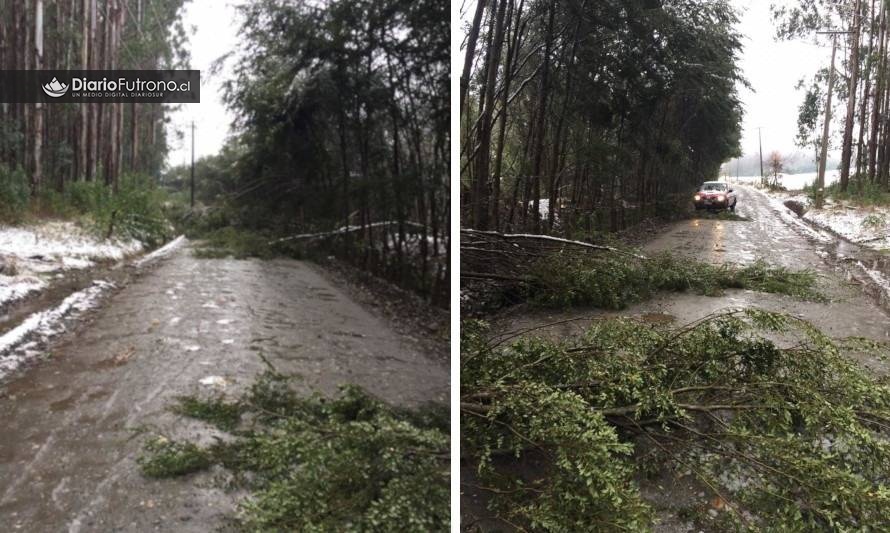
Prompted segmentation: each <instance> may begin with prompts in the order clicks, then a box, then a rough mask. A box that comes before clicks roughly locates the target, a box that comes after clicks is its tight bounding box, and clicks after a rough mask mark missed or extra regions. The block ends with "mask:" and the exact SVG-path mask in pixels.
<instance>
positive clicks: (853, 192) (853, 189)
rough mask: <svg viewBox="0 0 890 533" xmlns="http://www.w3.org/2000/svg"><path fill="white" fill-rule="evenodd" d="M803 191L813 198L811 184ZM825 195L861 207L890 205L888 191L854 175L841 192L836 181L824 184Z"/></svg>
mask: <svg viewBox="0 0 890 533" xmlns="http://www.w3.org/2000/svg"><path fill="white" fill-rule="evenodd" d="M804 192H805V193H806V194H807V196H809V197H810V198H811V199H813V200H815V188H814V187H813V186H812V185H808V186H806V187H804ZM825 197H826V198H831V199H833V200H836V201H848V202H850V203H852V204H854V205H858V206H862V207H868V206H890V191H888V190H887V189H886V188H884V187H882V186H880V185H878V184H875V183H872V182H870V181H868V180H866V179H862V180H859V179H857V178H856V177H855V176H851V178H850V183H849V185H848V187H847V191H846V192H841V190H840V185H839V184H838V183H832V184H831V185H828V186H826V187H825Z"/></svg>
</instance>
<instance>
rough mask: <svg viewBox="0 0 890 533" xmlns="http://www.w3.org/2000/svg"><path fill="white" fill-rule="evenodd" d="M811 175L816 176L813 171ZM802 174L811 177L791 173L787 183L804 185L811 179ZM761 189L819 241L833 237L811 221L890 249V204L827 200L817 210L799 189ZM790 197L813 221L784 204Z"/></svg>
mask: <svg viewBox="0 0 890 533" xmlns="http://www.w3.org/2000/svg"><path fill="white" fill-rule="evenodd" d="M811 174H812V175H813V176H815V174H814V173H811ZM800 176H810V174H803V175H802V174H796V175H793V176H789V177H790V178H793V179H790V180H788V182H789V183H791V184H793V185H794V186H795V187H796V188H802V186H803V185H802V183H803V182H806V183H810V182H811V181H810V182H807V181H806V179H803V178H800ZM755 178H756V180H757V183H756V185H759V179H760V177H759V176H756V177H755ZM733 179H734V178H733ZM745 179H748V178H745ZM828 181H829V180H828V176H826V182H828ZM783 185H785V186H786V187H788V188H789V189H791V187H790V186H789V185H788V184H785V183H783ZM758 188H759V187H758ZM760 190H761V191H762V192H763V193H764V194H766V195H767V196H768V197H769V199H770V204H771V205H772V207H773V208H774V209H775V210H776V211H777V212H778V213H779V215H780V216H781V217H782V218H783V219H784V220H785V221H786V222H788V223H789V224H793V225H795V226H797V227H798V228H800V229H801V230H802V231H804V232H806V233H807V234H808V235H811V236H813V237H815V238H817V239H819V240H823V241H825V239H830V236H827V235H825V234H822V233H820V232H819V231H818V230H815V229H813V227H812V226H811V225H810V224H812V225H814V226H817V227H819V228H822V229H824V230H828V231H830V232H832V233H834V234H836V235H840V236H841V237H843V238H845V239H847V240H848V241H850V242H854V243H856V244H860V245H862V246H865V247H868V248H874V249H879V250H880V249H886V248H890V208H888V207H864V206H854V205H851V204H849V203H847V202H835V201H832V200H830V199H827V200H826V201H825V205H824V206H823V208H822V209H814V208H813V207H812V200H811V199H810V198H809V196H807V195H805V194H802V193H800V192H799V191H795V190H790V191H788V192H785V191H767V190H763V189H760ZM788 200H792V201H795V202H798V203H800V204H801V205H803V206H804V208H805V209H806V212H805V213H804V214H803V217H802V218H803V220H805V221H806V222H809V223H810V224H807V223H805V222H803V221H802V220H801V219H800V218H799V217H798V216H797V215H796V214H794V213H793V212H791V211H790V210H789V209H788V208H786V207H785V206H784V202H786V201H788ZM825 242H827V241H825Z"/></svg>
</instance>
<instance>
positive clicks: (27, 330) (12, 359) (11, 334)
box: [0, 281, 114, 379]
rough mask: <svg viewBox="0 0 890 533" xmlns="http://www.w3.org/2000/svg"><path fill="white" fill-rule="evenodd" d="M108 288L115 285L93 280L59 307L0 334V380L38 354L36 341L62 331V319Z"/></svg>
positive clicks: (86, 306)
mask: <svg viewBox="0 0 890 533" xmlns="http://www.w3.org/2000/svg"><path fill="white" fill-rule="evenodd" d="M111 287H114V284H113V283H110V282H108V281H95V282H93V285H92V286H90V287H87V288H86V289H84V290H82V291H77V292H75V293H73V294H71V295H70V296H68V297H67V298H65V299H64V300H63V301H62V303H60V304H59V305H58V306H56V307H54V308H52V309H48V310H45V311H38V312H36V313H34V314H32V315H31V316H29V317H28V318H26V319H25V320H24V322H22V323H21V324H19V325H18V326H16V327H15V328H13V329H11V330H10V331H7V332H6V333H4V334H3V335H2V336H0V379H2V378H4V377H6V376H7V375H9V373H10V372H13V371H15V369H17V368H18V367H19V366H21V365H22V363H24V362H25V361H27V360H28V359H30V358H32V357H35V356H36V355H38V354H39V353H40V352H39V351H38V350H37V349H36V348H37V346H38V345H39V344H41V343H44V342H46V341H47V340H49V339H50V338H51V337H54V336H56V335H58V334H60V333H62V332H64V331H65V322H64V319H65V318H67V317H69V316H70V315H72V314H75V313H81V312H83V311H86V310H88V309H92V308H93V307H95V306H96V304H97V302H98V300H99V297H100V296H101V295H102V293H103V292H105V291H106V290H107V289H109V288H111Z"/></svg>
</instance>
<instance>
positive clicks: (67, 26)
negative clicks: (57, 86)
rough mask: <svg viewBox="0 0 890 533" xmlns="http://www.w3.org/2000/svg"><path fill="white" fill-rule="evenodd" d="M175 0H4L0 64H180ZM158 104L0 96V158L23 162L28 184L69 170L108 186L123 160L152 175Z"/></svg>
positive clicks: (157, 164) (68, 175)
mask: <svg viewBox="0 0 890 533" xmlns="http://www.w3.org/2000/svg"><path fill="white" fill-rule="evenodd" d="M185 1H186V0H71V1H68V2H63V1H54V2H49V1H43V0H4V1H3V2H0V69H3V70H34V69H37V70H39V69H46V70H72V69H84V70H98V69H172V68H185V67H186V66H187V63H188V53H187V52H186V51H185V44H186V40H187V37H186V31H185V28H184V26H183V24H182V6H183V5H184V3H185ZM167 112H168V110H167V109H166V108H165V107H164V105H163V104H143V105H136V104H131V105H129V106H124V104H122V103H106V104H99V103H89V104H87V103H82V104H54V105H41V104H30V103H29V104H12V103H5V104H0V124H2V128H0V165H3V166H5V167H10V168H16V167H21V168H23V169H24V170H25V171H26V173H27V174H28V175H29V176H30V182H31V187H32V193H35V194H36V193H37V192H39V189H40V188H41V187H45V186H46V185H52V186H54V187H56V188H57V189H62V188H64V186H65V184H66V183H67V182H70V181H74V180H93V179H103V180H104V181H105V182H106V183H108V184H109V185H110V186H114V185H116V183H117V180H118V177H119V175H120V174H121V172H122V169H123V168H124V164H126V167H125V168H126V170H129V171H135V172H144V173H149V174H153V175H157V174H159V172H160V168H161V166H162V164H163V159H164V157H165V154H166V151H167V145H166V141H165V137H164V127H163V125H164V120H165V116H166V114H167ZM48 125H52V127H46V126H48ZM125 128H126V129H127V130H128V134H127V135H124V129H125ZM44 178H45V179H44ZM48 179H52V180H54V182H53V183H50V184H48V183H44V182H45V181H46V180H48Z"/></svg>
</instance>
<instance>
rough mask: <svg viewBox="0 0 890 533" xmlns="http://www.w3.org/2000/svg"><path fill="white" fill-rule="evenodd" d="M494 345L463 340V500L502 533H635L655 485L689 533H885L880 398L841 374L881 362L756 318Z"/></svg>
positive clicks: (866, 350)
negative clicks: (504, 532)
mask: <svg viewBox="0 0 890 533" xmlns="http://www.w3.org/2000/svg"><path fill="white" fill-rule="evenodd" d="M497 339H498V337H495V338H494V339H492V340H489V331H488V326H487V324H486V323H484V322H482V321H464V322H463V324H462V327H461V342H460V349H461V375H460V395H461V398H460V400H461V401H460V406H461V453H462V455H463V457H464V460H465V461H466V467H467V468H466V472H468V473H469V474H468V475H469V479H463V480H462V483H465V484H468V485H471V486H475V487H477V488H478V490H479V491H480V493H484V494H486V495H487V497H486V501H487V502H488V503H487V511H484V512H488V513H490V515H494V516H495V517H497V519H499V521H502V522H503V523H509V524H513V525H515V529H517V530H528V531H551V530H557V531H592V532H600V531H602V532H605V531H625V530H629V531H645V530H650V529H651V528H652V527H653V525H654V519H655V516H654V515H655V513H654V512H653V509H652V504H650V503H649V502H648V501H647V500H646V498H645V497H644V496H642V495H641V492H640V483H642V482H645V481H641V480H646V479H650V480H651V479H652V478H651V476H652V474H653V473H655V472H671V474H670V475H671V476H672V478H673V476H674V475H678V474H679V475H680V476H681V477H688V479H687V480H686V481H684V482H683V485H685V486H689V485H690V483H691V484H692V486H696V487H700V488H697V489H695V490H696V491H698V490H703V491H705V493H706V494H705V495H701V496H699V497H698V499H697V500H695V496H694V495H693V496H692V497H693V499H694V501H698V502H699V503H698V504H695V505H693V506H691V507H688V508H684V509H680V510H674V511H675V512H679V513H682V516H683V517H684V518H685V519H689V520H694V521H698V522H697V523H696V524H695V525H696V530H698V529H700V528H701V529H705V530H709V531H710V530H713V531H717V530H719V531H763V530H770V531H824V530H834V531H878V530H884V529H886V523H887V516H888V515H887V509H888V506H890V484H888V478H887V465H888V464H890V383H888V381H887V380H886V378H882V377H880V376H876V375H874V373H873V372H871V371H870V370H868V369H867V368H865V367H864V366H861V365H860V364H858V363H857V362H856V361H855V360H854V358H852V357H851V354H853V353H858V354H871V355H872V356H874V357H882V356H886V354H887V350H888V346H886V345H884V344H880V343H875V342H872V341H868V340H864V339H844V340H836V339H831V338H829V337H827V336H826V335H825V334H824V333H822V332H821V331H819V330H818V329H817V328H815V327H814V326H813V325H812V324H809V323H807V322H805V321H803V320H800V319H797V318H795V317H792V316H790V315H785V314H781V313H772V312H768V311H762V310H758V309H747V310H743V311H734V312H727V313H720V314H715V315H710V316H708V317H705V318H704V319H702V320H700V321H696V322H694V323H692V324H687V325H685V326H681V327H676V326H667V325H660V324H652V323H645V322H642V321H638V320H633V319H608V318H604V319H601V320H595V321H593V323H592V324H591V327H590V328H589V329H588V330H587V331H586V332H584V333H583V334H580V335H577V336H570V337H565V336H563V337H560V338H559V339H558V340H556V339H549V338H537V337H532V336H531V335H525V336H523V337H521V338H519V339H517V340H513V341H511V342H509V343H502V342H499V341H498V340H497ZM776 339H782V341H781V342H779V341H777V340H776ZM675 473H676V474H675ZM680 473H685V474H680ZM659 482H660V481H659V480H658V479H655V480H654V483H659ZM677 490H678V497H682V494H683V490H682V489H681V488H680V486H679V485H678V488H677ZM712 502H716V503H712ZM715 512H716V513H717V514H713V513H715ZM709 515H713V519H712V518H711V517H710V516H709ZM550 525H558V527H555V528H551V527H550Z"/></svg>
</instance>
